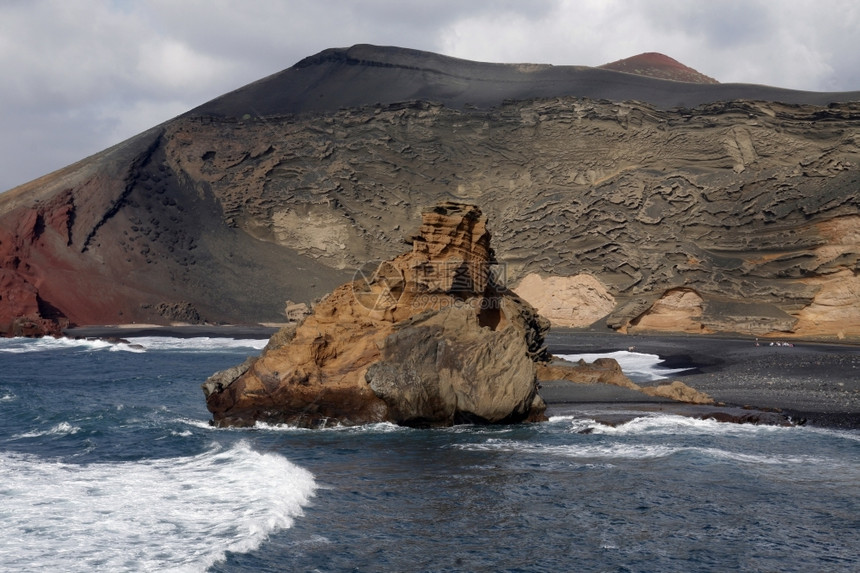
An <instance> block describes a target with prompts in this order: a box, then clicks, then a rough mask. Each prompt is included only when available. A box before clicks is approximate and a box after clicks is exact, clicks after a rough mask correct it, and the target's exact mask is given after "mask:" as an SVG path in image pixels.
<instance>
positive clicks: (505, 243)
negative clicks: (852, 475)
mask: <svg viewBox="0 0 860 573" xmlns="http://www.w3.org/2000/svg"><path fill="white" fill-rule="evenodd" d="M732 93H734V94H743V96H742V97H745V98H751V97H756V98H769V99H781V100H783V101H791V100H792V98H794V100H803V101H808V102H811V103H815V102H830V101H831V100H839V99H845V98H849V96H850V99H860V97H858V96H860V93H854V94H848V95H846V94H808V93H803V92H792V91H789V90H778V89H775V88H765V87H761V86H740V85H736V86H731V85H728V86H727V85H698V84H687V83H682V82H677V81H666V80H657V79H650V78H643V77H639V76H635V75H632V74H627V73H620V72H611V71H606V70H594V69H587V68H577V67H551V66H518V65H502V64H479V63H474V62H464V61H462V60H455V59H452V58H445V57H443V56H437V55H434V54H426V53H422V52H416V51H411V50H402V49H398V48H374V47H369V46H358V47H355V48H351V49H348V50H328V51H326V52H323V53H321V54H319V55H317V56H314V57H312V58H309V59H307V60H304V61H302V62H301V63H300V64H298V65H297V66H295V67H294V68H291V69H290V70H287V71H284V72H281V73H280V74H276V75H275V76H272V77H270V78H266V79H264V80H261V81H260V82H257V83H254V84H251V85H249V86H247V87H245V88H243V89H240V90H237V91H235V92H232V93H230V94H227V95H225V96H223V97H221V98H218V99H216V100H214V101H212V102H210V103H208V104H205V105H204V106H201V107H199V108H197V109H195V110H192V111H190V112H189V113H187V114H185V115H183V116H180V117H179V118H176V119H175V120H172V121H170V122H167V123H165V124H163V125H161V126H158V127H156V128H153V129H151V130H149V131H147V132H145V133H143V134H141V135H139V136H137V137H135V138H132V139H130V140H128V141H126V142H123V143H122V144H120V145H118V146H115V147H113V148H111V149H108V150H105V151H104V152H102V153H99V154H97V155H95V156H93V157H90V158H88V159H86V160H84V161H81V162H79V163H77V164H75V165H71V166H69V167H67V168H65V169H63V170H60V171H58V172H56V173H53V174H50V175H47V176H45V177H42V178H40V179H38V180H35V181H33V182H31V183H28V184H26V185H23V186H21V187H19V188H17V189H15V190H12V191H10V192H7V193H4V194H0V331H7V332H39V331H40V330H44V329H45V328H49V329H50V328H51V325H52V324H53V325H54V326H56V323H57V321H63V320H70V321H71V322H74V323H78V324H106V323H117V322H132V321H137V322H169V321H172V320H185V321H199V320H210V321H230V322H257V321H274V320H279V319H282V318H283V304H284V301H285V300H286V299H292V300H296V301H309V300H310V299H312V298H314V297H316V296H320V295H322V294H324V293H325V292H328V291H329V290H331V289H332V288H333V287H334V286H336V285H337V284H339V283H341V282H343V281H344V280H346V279H348V278H349V277H351V276H352V271H351V269H354V268H355V267H356V266H358V265H360V264H362V263H364V262H366V261H368V260H374V259H386V258H389V257H390V256H392V255H393V254H396V253H398V252H400V251H402V250H403V245H402V243H403V241H404V240H407V239H408V238H409V236H410V235H411V231H412V230H413V229H414V228H415V226H416V224H417V223H416V222H417V221H419V219H420V212H421V210H422V209H423V208H425V207H426V206H427V205H432V204H434V203H436V202H438V201H440V200H445V199H456V200H460V201H471V202H474V203H476V204H478V205H480V206H481V207H482V209H483V210H484V211H485V212H486V213H487V214H488V216H489V221H490V228H491V231H492V232H493V233H494V243H495V244H496V245H497V252H498V255H499V257H500V258H501V260H502V261H504V262H505V263H507V264H508V274H509V276H508V278H509V280H510V281H511V282H515V281H517V280H519V278H521V277H523V276H525V275H527V274H529V273H539V274H541V275H543V276H545V277H546V276H549V275H555V276H559V277H567V276H571V275H577V274H583V273H585V274H588V275H591V276H592V277H595V278H596V279H597V280H598V281H599V283H600V284H601V285H603V286H602V288H604V289H605V290H606V291H607V293H608V294H607V297H608V298H611V301H612V302H611V303H610V304H611V306H610V307H609V309H608V310H607V312H609V311H612V312H611V315H610V316H609V319H608V320H609V324H611V325H613V326H615V327H618V328H625V327H627V326H631V327H637V326H638V327H645V326H649V325H650V326H651V327H662V328H668V329H672V328H680V329H683V330H688V331H690V330H694V331H699V330H697V329H706V330H726V329H741V330H742V331H744V332H756V333H758V332H770V331H783V332H794V333H796V334H815V335H829V334H837V333H840V332H841V333H842V334H845V335H848V336H852V335H858V333H860V330H858V329H860V311H858V309H860V300H858V294H857V293H858V292H860V284H857V282H858V280H860V279H858V277H857V274H858V252H860V235H858V234H857V231H856V229H857V228H860V199H858V189H860V183H858V182H860V170H858V165H860V108H858V106H860V104H856V103H854V104H839V105H830V106H827V107H819V106H814V105H796V104H776V103H762V102H750V101H742V102H728V103H714V104H707V105H702V106H700V107H698V108H695V109H691V108H683V109H666V108H667V107H669V106H671V105H674V103H678V102H683V103H686V104H687V105H692V104H694V103H696V102H697V101H712V100H714V99H720V98H723V97H729V96H728V95H727V94H732ZM570 94H572V95H570ZM585 96H588V97H601V98H612V99H619V100H620V99H624V100H637V101H639V102H642V101H650V102H652V103H651V104H647V103H615V102H612V101H608V100H600V101H597V100H593V99H587V98H586V97H585ZM512 97H518V98H524V99H521V100H517V101H513V100H507V101H505V100H506V98H512ZM732 97H735V96H732ZM737 97H740V96H737ZM421 99H427V100H432V101H433V102H434V103H428V102H425V101H419V100H421ZM377 102H382V103H377ZM467 103H471V104H473V105H472V106H468V105H466V104H467ZM351 106H357V107H351ZM476 106H477V107H476ZM300 112H301V113H300ZM655 301H657V303H659V304H656V303H655ZM661 301H662V302H661ZM691 301H692V304H691ZM655 304H656V306H655ZM661 305H662V306H661ZM613 309H614V310H613ZM691 309H692V310H691ZM691 312H692V314H691ZM696 312H698V313H699V315H696V314H695V313H696ZM673 313H675V314H673ZM678 313H680V315H679V316H681V318H682V320H680V321H679V320H678V319H677V316H676V315H678ZM852 313H853V314H852ZM22 317H26V318H23V319H22ZM661 317H662V318H661ZM667 317H668V318H667ZM673 321H674V322H673ZM852 324H853V325H854V326H851V325H852ZM661 325H662V326H661ZM846 325H847V326H846ZM852 329H853V330H852ZM855 331H858V332H855Z"/></svg>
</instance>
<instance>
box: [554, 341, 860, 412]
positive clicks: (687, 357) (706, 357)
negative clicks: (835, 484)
mask: <svg viewBox="0 0 860 573" xmlns="http://www.w3.org/2000/svg"><path fill="white" fill-rule="evenodd" d="M547 343H548V346H549V348H550V351H551V352H553V353H554V354H578V353H600V352H614V351H617V350H628V349H629V348H630V347H635V351H636V352H642V353H647V354H657V355H659V356H660V357H662V358H663V359H664V362H663V365H664V366H666V367H669V368H690V370H689V371H687V372H683V373H679V374H676V375H674V376H673V377H672V379H677V380H681V381H682V382H684V383H685V384H687V385H688V386H692V387H693V388H695V389H697V390H700V391H702V392H705V393H706V394H709V395H710V396H712V397H713V398H714V399H715V400H717V401H718V402H723V403H725V404H726V405H729V406H739V407H745V406H746V407H755V408H764V409H776V410H781V411H782V412H783V413H785V414H786V415H788V416H789V417H790V418H791V419H792V420H795V421H807V422H808V423H810V424H815V425H827V426H839V427H860V346H857V345H848V344H845V345H838V344H821V343H814V342H803V341H793V342H792V343H793V346H770V343H771V340H770V339H767V340H764V339H762V340H759V346H756V345H755V344H756V340H755V339H754V338H748V339H739V338H725V337H713V336H706V335H703V336H665V335H659V336H656V335H641V336H640V335H623V334H599V333H587V332H581V331H573V330H564V329H553V330H552V332H550V334H549V336H548V337H547ZM569 390H570V393H575V392H576V388H570V389H569ZM554 398H555V399H554V400H553V401H554V402H557V401H559V398H558V397H557V396H554ZM564 398H565V399H566V401H571V402H575V401H577V400H576V396H575V395H570V396H565V397H564Z"/></svg>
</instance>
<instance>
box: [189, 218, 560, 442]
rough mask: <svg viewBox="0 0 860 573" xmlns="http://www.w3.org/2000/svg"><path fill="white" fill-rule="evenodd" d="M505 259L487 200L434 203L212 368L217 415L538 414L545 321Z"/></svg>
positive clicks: (324, 420)
mask: <svg viewBox="0 0 860 573" xmlns="http://www.w3.org/2000/svg"><path fill="white" fill-rule="evenodd" d="M499 270H500V267H499V265H498V264H497V262H496V260H495V256H494V254H493V250H492V249H491V247H490V234H489V232H488V231H487V227H486V219H485V217H484V216H483V214H482V213H481V211H480V210H479V209H478V208H477V207H474V206H471V205H464V204H460V203H452V202H446V203H442V204H440V205H437V206H436V207H435V208H434V209H432V210H430V211H427V212H425V213H424V214H423V222H422V225H421V230H420V232H419V234H418V235H417V236H415V237H414V238H413V239H412V250H411V251H410V252H408V253H405V254H403V255H400V256H398V257H396V258H394V259H393V260H390V261H385V262H382V263H376V264H370V265H365V266H364V267H363V271H364V272H359V273H358V276H357V277H356V279H355V280H354V281H352V282H349V283H347V284H344V285H342V286H340V287H338V288H337V289H335V290H334V292H332V293H331V294H330V295H329V296H327V297H326V298H325V299H323V300H322V301H321V302H320V303H319V304H317V305H316V306H315V307H314V309H313V313H312V314H311V315H310V316H308V317H307V318H305V319H304V320H303V321H302V322H301V323H300V324H298V325H294V326H291V327H286V328H285V329H284V330H282V331H281V332H279V333H278V334H276V335H275V336H274V337H273V338H272V340H271V341H270V343H269V345H268V346H267V348H266V350H265V351H264V352H263V354H262V356H260V357H259V358H256V359H250V360H248V361H247V362H246V363H244V364H243V365H241V366H239V367H235V368H231V369H229V370H227V371H224V372H219V373H217V374H215V375H214V376H212V377H210V378H209V379H208V380H207V381H206V383H205V384H204V385H203V389H204V392H205V394H206V404H207V407H208V408H209V410H210V411H211V412H212V414H213V416H214V420H213V422H214V424H215V425H217V426H247V425H253V424H254V423H256V422H258V421H259V422H267V423H286V424H293V425H298V426H303V427H320V426H326V425H331V424H342V425H354V424H364V423H370V422H386V421H387V422H394V423H397V424H403V425H410V426H437V425H452V424H457V423H509V422H520V421H523V420H540V419H541V418H542V414H543V410H544V408H545V406H544V403H543V401H542V400H541V398H540V397H539V396H538V394H537V385H536V366H535V362H536V361H539V360H546V358H547V355H546V349H545V348H544V346H543V336H544V332H545V331H546V330H547V329H548V328H549V323H548V322H547V321H545V320H544V319H542V318H540V317H539V316H538V315H537V313H536V312H535V310H534V309H533V308H532V307H531V306H530V305H529V304H528V303H526V302H524V301H523V300H521V299H520V298H519V297H517V296H516V295H514V294H513V293H512V292H510V291H509V290H507V289H506V288H505V286H504V284H503V282H502V280H501V279H502V278H503V276H504V275H503V273H500V272H499Z"/></svg>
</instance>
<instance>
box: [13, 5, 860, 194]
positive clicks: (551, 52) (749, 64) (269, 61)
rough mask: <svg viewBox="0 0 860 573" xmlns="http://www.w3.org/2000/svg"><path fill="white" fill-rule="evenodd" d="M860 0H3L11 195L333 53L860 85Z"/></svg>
mask: <svg viewBox="0 0 860 573" xmlns="http://www.w3.org/2000/svg"><path fill="white" fill-rule="evenodd" d="M858 6H860V3H858V2H857V1H856V0H737V1H736V0H706V1H698V0H569V1H565V0H527V1H526V0H522V1H515V0H496V1H491V0H419V1H416V2H412V1H408V0H400V1H397V0H369V1H359V0H289V1H277V0H268V1H263V0H258V1H255V0H140V1H133V0H113V1H109V0H0V113H2V120H3V121H2V124H0V125H2V127H0V191H2V190H5V189H9V188H11V187H13V186H15V185H19V184H21V183H24V182H27V181H29V180H31V179H34V178H36V177H38V176H40V175H44V174H45V173H48V172H50V171H53V170H55V169H59V168H60V167H63V166H65V165H68V164H69V163H72V162H74V161H77V160H79V159H82V158H84V157H86V156H87V155H90V154H92V153H95V152H97V151H100V150H102V149H104V148H105V147H108V146H110V145H112V144H114V143H118V142H120V141H122V140H124V139H126V138H128V137H130V136H132V135H134V134H136V133H139V132H141V131H143V130H144V129H147V128H149V127H152V126H153V125H156V124H158V123H161V122H162V121H165V120H167V119H170V118H171V117H174V116H176V115H178V114H180V113H182V112H184V111H186V110H188V109H190V108H192V107H195V106H197V105H199V104H201V103H203V102H205V101H208V100H210V99H212V98H214V97H216V96H218V95H221V94H222V93H225V92H228V91H230V90H233V89H235V88H238V87H240V86H242V85H244V84H246V83H249V82H251V81H254V80H257V79H259V78H262V77H264V76H267V75H269V74H272V73H275V72H277V71H280V70H282V69H285V68H288V67H290V66H291V65H293V64H294V63H296V62H297V61H299V60H301V59H302V58H304V57H305V56H309V55H312V54H315V53H317V52H319V51H321V50H323V49H325V48H330V47H341V46H350V45H353V44H358V43H369V44H379V45H395V46H402V47H409V48H417V49H421V50H429V51H434V52H440V53H443V54H446V55H450V56H456V57H461V58H467V59H472V60H480V61H491V62H536V63H550V64H557V65H563V64H573V65H589V66H597V65H600V64H604V63H608V62H612V61H615V60H619V59H622V58H626V57H629V56H633V55H636V54H639V53H642V52H661V53H664V54H666V55H668V56H671V57H673V58H675V59H676V60H679V61H680V62H682V63H684V64H686V65H688V66H690V67H692V68H695V69H697V70H698V71H700V72H702V73H704V74H706V75H709V76H711V77H713V78H716V79H717V80H719V81H721V82H747V83H759V84H768V85H773V86H778V87H785V88H794V89H803V90H815V91H848V90H860V7H858Z"/></svg>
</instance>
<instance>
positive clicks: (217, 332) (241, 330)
mask: <svg viewBox="0 0 860 573" xmlns="http://www.w3.org/2000/svg"><path fill="white" fill-rule="evenodd" d="M278 329H279V327H278V326H263V325H240V324H226V325H209V324H181V325H179V324H177V325H168V326H162V325H158V324H113V325H93V326H75V327H72V328H66V329H63V334H64V335H65V336H67V337H69V338H103V339H106V340H111V339H116V338H135V337H140V336H166V337H170V338H201V337H206V338H248V339H264V338H270V337H271V336H272V335H273V334H274V333H276V332H277V331H278Z"/></svg>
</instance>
